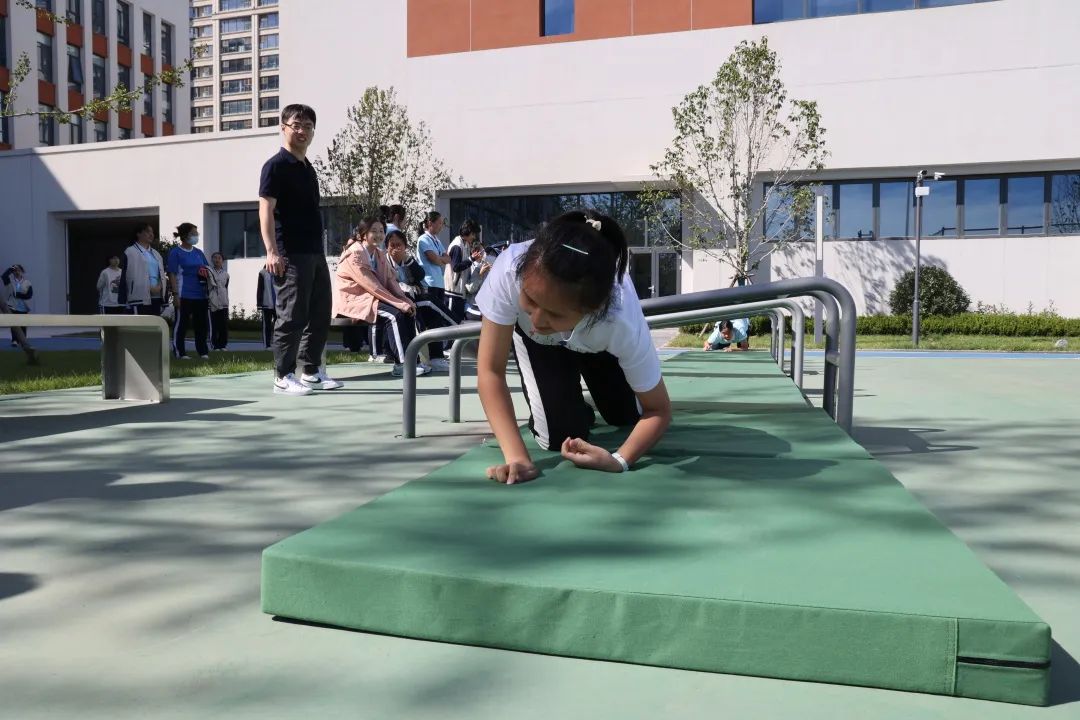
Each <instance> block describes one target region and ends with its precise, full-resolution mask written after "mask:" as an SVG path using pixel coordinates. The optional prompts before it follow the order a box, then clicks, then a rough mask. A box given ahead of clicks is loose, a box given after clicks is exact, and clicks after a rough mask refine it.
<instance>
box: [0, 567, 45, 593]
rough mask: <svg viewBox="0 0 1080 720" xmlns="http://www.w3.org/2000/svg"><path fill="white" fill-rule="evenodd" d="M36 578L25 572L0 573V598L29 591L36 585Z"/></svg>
mask: <svg viewBox="0 0 1080 720" xmlns="http://www.w3.org/2000/svg"><path fill="white" fill-rule="evenodd" d="M38 585H39V583H38V581H37V578H36V577H34V576H33V575H27V574H26V573H0V600H4V599H6V598H9V597H15V596H16V595H22V594H23V593H26V592H30V591H31V590H33V589H34V588H36V587H38Z"/></svg>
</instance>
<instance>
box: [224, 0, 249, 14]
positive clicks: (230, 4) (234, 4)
mask: <svg viewBox="0 0 1080 720" xmlns="http://www.w3.org/2000/svg"><path fill="white" fill-rule="evenodd" d="M249 7H251V0H221V3H220V4H219V5H218V9H220V10H221V12H229V11H230V10H243V9H244V8H249Z"/></svg>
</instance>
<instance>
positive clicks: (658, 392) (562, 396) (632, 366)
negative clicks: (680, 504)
mask: <svg viewBox="0 0 1080 720" xmlns="http://www.w3.org/2000/svg"><path fill="white" fill-rule="evenodd" d="M628 257H629V255H628V252H627V247H626V238H625V237H624V235H623V232H622V229H621V228H620V227H619V225H618V224H617V223H616V222H615V221H614V220H612V219H611V218H609V217H607V216H605V215H600V214H599V213H596V212H593V211H591V210H585V211H573V212H568V213H566V214H564V215H560V216H559V217H557V218H555V219H554V220H552V221H551V222H549V223H548V224H547V225H545V226H544V228H543V229H542V230H541V231H540V234H539V236H538V237H537V238H536V239H535V240H530V241H529V242H524V243H519V244H515V245H510V246H509V247H507V249H506V250H505V251H503V252H502V253H501V254H500V255H499V257H498V259H497V260H496V261H495V264H494V266H493V267H492V268H491V271H490V272H489V273H488V278H487V280H486V281H485V282H484V286H483V287H482V288H481V290H480V293H479V294H478V295H477V297H476V304H477V306H478V307H479V309H480V312H481V314H482V315H483V325H482V328H481V331H480V350H479V355H478V358H477V383H478V390H479V393H480V401H481V403H483V406H484V412H485V413H486V414H487V419H488V422H489V423H491V428H492V430H493V431H494V433H495V438H496V439H497V440H498V442H499V447H500V448H502V451H503V458H504V460H505V462H504V463H503V464H502V465H496V466H493V467H489V468H488V469H487V476H488V477H489V478H491V479H493V480H497V481H499V482H502V483H507V484H514V483H518V482H524V481H527V480H532V479H533V478H535V477H536V476H537V475H539V471H538V470H537V469H536V466H535V465H534V464H533V462H532V459H531V458H530V457H529V451H528V450H527V449H526V448H525V444H524V442H522V439H521V435H520V433H519V432H518V428H517V420H516V418H515V414H514V406H513V403H512V401H511V399H510V389H509V387H508V386H507V384H506V361H507V358H508V357H509V355H510V353H511V352H513V353H514V357H515V359H516V361H517V365H518V369H519V370H520V373H521V384H522V389H523V390H524V391H525V398H526V400H527V401H528V403H529V429H530V430H532V434H533V437H535V438H536V443H537V445H539V446H540V447H541V448H543V449H545V450H554V449H559V450H560V451H561V452H562V456H563V457H564V458H566V459H567V460H570V461H571V462H573V463H574V464H575V465H577V466H578V467H580V468H589V469H592V470H602V471H605V472H625V471H627V470H629V469H630V467H631V466H632V465H633V464H634V463H635V462H636V461H637V460H638V459H639V458H640V457H641V456H642V455H644V454H645V453H646V452H648V451H649V449H650V448H651V447H652V446H653V445H655V444H656V442H657V441H658V440H659V439H660V437H661V436H662V435H663V434H664V431H665V430H667V427H668V425H669V424H670V423H671V401H670V400H669V399H668V393H667V388H666V387H665V386H664V381H663V379H662V378H661V377H660V358H659V357H658V356H657V354H656V349H655V348H654V347H653V343H652V337H651V336H650V335H649V327H648V325H647V324H646V322H645V317H644V315H642V312H641V305H640V304H639V303H638V298H637V293H636V291H635V290H634V285H633V283H631V281H630V278H629V277H628V276H627V273H626V265H627V260H628ZM583 378H584V380H585V384H586V385H587V386H588V388H589V392H590V394H591V395H592V399H593V402H594V403H595V404H596V409H597V410H599V411H600V414H601V415H602V416H603V418H604V420H605V421H607V423H608V424H610V425H615V426H619V427H625V426H633V428H634V429H633V430H632V431H631V433H630V436H629V437H628V438H627V439H626V442H624V443H623V444H622V446H621V447H619V448H618V449H617V450H616V451H614V452H611V451H609V450H608V449H606V448H602V447H598V446H596V445H592V444H590V443H588V442H587V439H588V437H589V428H590V427H591V426H592V425H593V424H594V422H595V412H594V410H593V408H592V407H591V406H589V405H588V404H587V403H586V402H585V398H584V395H583V394H582V391H581V380H582V379H583Z"/></svg>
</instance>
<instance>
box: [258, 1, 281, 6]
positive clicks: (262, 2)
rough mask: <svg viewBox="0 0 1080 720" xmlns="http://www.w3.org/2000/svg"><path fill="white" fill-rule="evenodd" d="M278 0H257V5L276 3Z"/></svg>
mask: <svg viewBox="0 0 1080 720" xmlns="http://www.w3.org/2000/svg"><path fill="white" fill-rule="evenodd" d="M277 4H278V0H259V7H265V6H266V5H277Z"/></svg>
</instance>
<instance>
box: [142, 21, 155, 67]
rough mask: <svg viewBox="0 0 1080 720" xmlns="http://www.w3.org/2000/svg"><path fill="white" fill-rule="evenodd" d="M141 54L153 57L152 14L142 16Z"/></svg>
mask: <svg viewBox="0 0 1080 720" xmlns="http://www.w3.org/2000/svg"><path fill="white" fill-rule="evenodd" d="M142 54H143V55H148V56H150V57H154V16H153V15H149V14H147V13H143V16H142Z"/></svg>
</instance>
